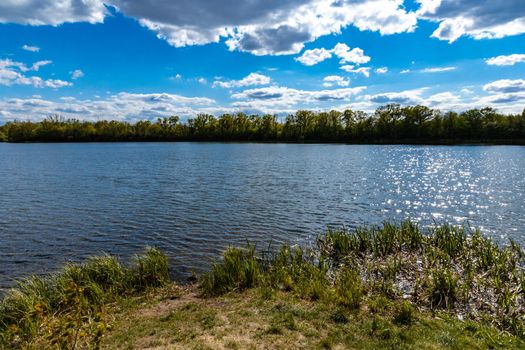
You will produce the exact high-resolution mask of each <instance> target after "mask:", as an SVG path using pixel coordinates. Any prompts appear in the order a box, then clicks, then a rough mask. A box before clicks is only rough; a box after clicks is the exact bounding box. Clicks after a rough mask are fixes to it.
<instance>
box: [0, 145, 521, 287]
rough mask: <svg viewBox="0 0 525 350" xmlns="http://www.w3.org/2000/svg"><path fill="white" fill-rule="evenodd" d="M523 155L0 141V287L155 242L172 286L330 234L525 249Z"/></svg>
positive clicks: (475, 150)
mask: <svg viewBox="0 0 525 350" xmlns="http://www.w3.org/2000/svg"><path fill="white" fill-rule="evenodd" d="M524 192H525V147H519V146H516V147H514V146H403V145H395V146H376V145H300V144H239V143H93V144H88V143H79V144H5V143H4V144H2V143H0V287H4V288H5V287H6V286H9V285H11V284H12V283H13V279H14V278H19V277H23V276H27V275H28V274H32V273H37V274H40V273H45V272H50V271H53V270H55V269H57V268H58V267H60V266H61V265H62V264H63V263H64V262H65V261H69V260H73V261H79V260H82V259H84V258H85V257H87V256H90V255H93V254H100V253H101V252H108V253H111V254H116V255H118V256H122V257H123V258H126V257H129V256H131V255H132V254H134V253H137V252H140V251H141V250H142V249H143V248H144V247H145V246H157V247H160V248H161V249H162V250H164V251H165V252H166V253H167V254H168V255H169V257H170V263H171V270H172V272H173V275H174V277H175V278H178V279H184V278H185V277H186V276H188V274H190V273H191V272H192V271H195V272H200V271H202V270H203V269H205V268H206V267H207V266H209V264H210V263H211V262H212V261H214V260H215V259H216V258H217V257H218V255H219V254H220V253H221V252H222V251H223V250H224V248H225V247H227V246H229V245H242V244H245V242H247V241H249V242H255V243H257V244H258V246H259V247H261V248H262V247H266V246H267V245H268V244H270V243H271V244H273V245H278V244H280V243H291V244H305V245H307V244H310V243H311V242H313V241H314V240H315V237H316V236H317V234H319V233H320V232H322V231H323V230H324V229H325V228H326V227H327V226H332V227H340V226H342V225H345V226H346V227H349V228H352V227H355V226H358V225H362V224H380V223H381V222H383V221H384V220H390V219H392V220H401V219H404V218H408V217H409V218H411V219H413V220H417V221H419V222H421V224H422V225H430V224H432V223H433V222H434V221H437V222H445V221H446V222H451V223H455V224H462V223H467V224H469V225H470V226H472V227H475V228H480V229H481V230H482V232H483V233H484V234H486V235H490V236H493V237H494V239H495V240H498V241H500V242H506V241H508V238H512V239H514V240H515V241H517V242H519V243H521V244H522V245H523V244H525V196H524Z"/></svg>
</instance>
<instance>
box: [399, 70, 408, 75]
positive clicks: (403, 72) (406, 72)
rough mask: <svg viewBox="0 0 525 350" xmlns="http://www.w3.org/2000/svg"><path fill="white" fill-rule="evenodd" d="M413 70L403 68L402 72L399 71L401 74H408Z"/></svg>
mask: <svg viewBox="0 0 525 350" xmlns="http://www.w3.org/2000/svg"><path fill="white" fill-rule="evenodd" d="M410 72H411V70H410V69H403V70H402V71H401V72H399V73H400V74H408V73H410Z"/></svg>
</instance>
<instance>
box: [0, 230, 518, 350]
mask: <svg viewBox="0 0 525 350" xmlns="http://www.w3.org/2000/svg"><path fill="white" fill-rule="evenodd" d="M524 262H525V260H524V254H523V252H522V250H521V248H520V247H518V245H516V244H514V243H512V242H510V243H509V245H507V246H498V245H496V244H494V243H493V242H492V241H490V240H489V239H487V238H485V237H484V236H482V235H481V234H480V233H479V232H470V231H467V230H465V229H461V228H455V227H452V226H448V225H441V226H437V227H435V228H433V229H430V230H428V231H425V232H423V231H422V230H420V229H419V227H418V226H416V225H414V224H412V223H410V222H408V221H407V222H403V223H401V224H400V225H394V224H388V223H387V224H384V225H383V226H381V227H364V228H360V229H357V230H355V231H352V232H348V231H340V230H339V231H328V232H327V233H325V234H323V235H321V236H320V237H319V239H318V241H317V244H316V245H315V246H314V247H312V248H310V249H302V248H291V247H287V246H284V247H282V248H281V249H280V250H278V251H273V252H264V251H258V250H256V249H255V247H253V246H248V247H245V248H230V249H228V250H227V251H226V252H225V253H224V256H223V259H222V260H221V261H220V262H219V263H217V264H215V265H214V266H213V267H212V268H211V269H210V271H209V272H208V273H207V274H204V275H203V276H201V278H200V280H199V283H198V284H197V285H193V286H185V287H181V286H177V285H175V284H173V283H167V260H166V258H165V257H164V256H163V255H162V254H161V253H159V252H158V251H156V250H149V251H148V252H147V253H146V254H145V255H144V256H141V257H139V258H137V259H136V262H135V263H134V264H133V265H132V266H130V267H122V266H121V265H120V264H119V263H118V261H116V260H115V259H113V258H111V257H102V258H94V259H91V260H90V261H88V262H86V263H85V264H84V265H82V266H68V267H66V269H65V270H64V272H62V273H60V274H58V275H55V276H52V277H49V278H46V279H39V278H32V279H29V280H28V281H26V282H23V283H22V284H20V286H18V287H17V288H15V289H14V290H13V291H12V292H10V293H9V294H8V295H7V296H6V298H5V299H4V300H3V301H2V304H1V305H0V334H1V335H0V344H2V345H3V346H4V347H19V348H24V347H34V348H42V347H44V348H45V347H50V346H52V345H53V344H54V345H55V346H57V347H62V348H85V347H92V348H97V347H100V348H110V349H112V348H116V349H120V348H122V349H129V348H137V349H139V348H140V349H142V348H174V349H179V348H180V349H191V348H195V349H203V348H210V349H215V348H233V349H235V348H283V349H285V348H368V349H378V348H385V349H391V348H399V349H406V348H413V349H420V348H428V349H441V348H443V349H445V348H481V349H485V348H502V349H508V348H516V349H518V348H525V342H524V339H525V334H524V329H525V326H524V325H525V319H524V317H525V316H524V315H525V312H524V296H525V276H524V275H525V274H524V270H523V266H524Z"/></svg>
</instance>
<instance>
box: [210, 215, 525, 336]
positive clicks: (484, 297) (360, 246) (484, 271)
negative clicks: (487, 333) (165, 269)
mask: <svg viewBox="0 0 525 350" xmlns="http://www.w3.org/2000/svg"><path fill="white" fill-rule="evenodd" d="M524 256H525V254H524V253H523V251H522V250H521V248H520V247H519V246H518V245H517V244H515V243H514V242H511V244H510V245H509V246H499V245H497V244H495V243H493V242H492V241H491V240H490V239H489V238H486V237H484V236H483V235H482V234H481V233H480V232H479V231H477V230H476V231H472V230H470V229H469V228H467V227H465V226H462V227H456V226H452V225H449V224H443V225H435V226H434V227H431V228H429V229H427V230H422V229H421V228H420V227H419V226H418V225H417V224H415V223H413V222H411V221H409V220H407V221H404V222H402V223H400V224H394V223H388V222H387V223H384V224H383V225H382V226H370V227H360V228H357V229H355V230H353V231H349V230H345V229H343V230H333V229H329V230H328V231H327V232H326V233H325V234H324V235H321V236H319V238H318V240H317V245H316V247H314V248H312V249H309V250H305V249H301V248H294V249H292V248H291V247H288V246H283V247H282V248H281V249H280V250H279V251H277V252H276V253H274V254H268V253H265V254H263V255H261V256H258V255H257V254H256V252H255V250H254V249H253V247H249V248H248V249H244V250H242V249H233V248H232V249H230V250H228V251H227V252H226V254H225V256H224V260H223V261H222V262H220V263H218V264H216V265H214V267H213V269H212V271H210V273H208V274H206V275H205V276H204V277H203V278H202V279H201V282H200V286H201V289H202V291H203V292H204V294H207V295H220V294H224V293H226V292H230V291H240V290H244V289H247V288H251V287H258V288H260V291H261V295H262V296H263V297H264V298H265V299H271V298H272V296H273V295H275V293H276V292H279V291H284V292H293V293H294V294H295V295H297V296H299V297H301V298H305V299H308V300H322V301H323V302H328V303H333V304H334V305H339V306H344V307H346V308H348V309H354V310H355V309H359V308H360V307H362V305H364V307H367V306H370V305H367V300H370V298H372V299H373V298H376V297H378V296H381V297H386V298H387V299H388V300H394V301H404V303H408V304H409V305H412V306H417V307H418V308H421V309H422V310H434V311H443V310H444V311H445V312H449V313H451V314H459V315H461V316H462V317H467V318H471V319H474V320H478V321H483V322H489V323H491V324H495V325H497V326H498V327H500V328H501V329H503V330H506V331H510V332H512V333H514V334H517V335H520V336H523V337H525V334H524V329H525V326H524V325H525V318H524V317H523V315H524V314H525V298H524V295H525V290H524V288H525V287H524V286H525V282H524V279H525V277H524V274H525V273H524V270H523V266H524V265H525V260H524ZM403 305H404V306H403V307H404V308H405V309H402V310H401V311H400V312H399V313H400V316H399V322H400V323H403V322H406V320H408V319H410V317H409V315H408V314H409V308H408V306H407V305H406V304H403Z"/></svg>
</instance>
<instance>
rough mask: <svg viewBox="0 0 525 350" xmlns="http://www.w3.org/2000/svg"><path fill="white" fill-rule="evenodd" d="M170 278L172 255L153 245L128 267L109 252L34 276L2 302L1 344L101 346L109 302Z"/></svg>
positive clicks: (14, 289) (157, 285)
mask: <svg viewBox="0 0 525 350" xmlns="http://www.w3.org/2000/svg"><path fill="white" fill-rule="evenodd" d="M168 280H169V277H168V259H167V257H166V256H165V255H164V254H162V253H161V252H160V251H158V250H157V249H153V248H150V249H147V250H146V251H145V252H144V254H143V255H139V256H136V257H135V259H134V261H133V263H132V264H131V266H129V267H124V266H122V265H121V264H120V262H119V261H118V260H117V259H116V258H114V257H111V256H109V255H104V256H101V257H93V258H90V259H88V260H87V261H86V262H85V263H84V264H81V265H75V264H69V265H67V266H66V267H65V268H64V269H63V270H62V271H61V272H59V273H57V274H54V275H50V276H46V277H38V276H32V277H29V278H27V279H26V280H23V281H20V282H19V283H18V284H17V285H16V286H15V287H14V288H13V289H11V290H10V291H8V292H7V294H6V296H5V297H4V299H3V300H2V301H1V302H0V348H4V347H5V348H17V347H31V346H35V347H39V346H37V345H35V344H32V341H33V340H34V339H41V340H42V339H44V340H46V341H47V344H51V345H55V346H57V347H58V348H73V349H74V348H77V347H78V346H79V344H90V346H91V347H95V348H96V347H97V344H99V342H100V340H101V337H102V335H103V334H104V333H105V332H106V322H105V310H104V305H106V304H107V303H109V302H113V301H115V300H117V299H119V298H120V297H122V296H126V295H133V294H137V293H140V292H143V291H145V290H146V289H148V288H150V287H159V286H162V285H164V284H165V283H166V282H168ZM31 344H32V345H31Z"/></svg>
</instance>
